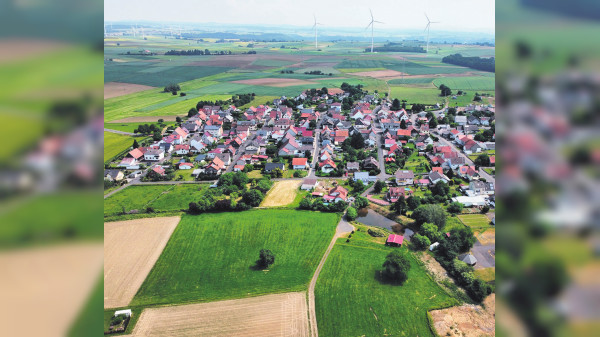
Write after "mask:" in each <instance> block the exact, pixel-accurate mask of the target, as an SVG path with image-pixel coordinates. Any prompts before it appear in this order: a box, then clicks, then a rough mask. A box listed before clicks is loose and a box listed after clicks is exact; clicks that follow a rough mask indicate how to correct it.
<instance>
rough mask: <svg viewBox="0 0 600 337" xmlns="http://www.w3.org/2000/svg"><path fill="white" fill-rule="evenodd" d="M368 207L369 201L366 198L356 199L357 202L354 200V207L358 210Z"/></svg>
mask: <svg viewBox="0 0 600 337" xmlns="http://www.w3.org/2000/svg"><path fill="white" fill-rule="evenodd" d="M367 206H369V200H368V199H367V198H365V197H356V200H354V207H356V208H357V209H359V208H364V207H367Z"/></svg>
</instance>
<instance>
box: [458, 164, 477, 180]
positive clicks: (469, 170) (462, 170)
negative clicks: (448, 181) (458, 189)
mask: <svg viewBox="0 0 600 337" xmlns="http://www.w3.org/2000/svg"><path fill="white" fill-rule="evenodd" d="M458 175H459V176H460V177H461V178H465V179H469V180H471V179H473V178H475V177H479V173H477V170H475V166H467V165H463V166H460V167H459V168H458Z"/></svg>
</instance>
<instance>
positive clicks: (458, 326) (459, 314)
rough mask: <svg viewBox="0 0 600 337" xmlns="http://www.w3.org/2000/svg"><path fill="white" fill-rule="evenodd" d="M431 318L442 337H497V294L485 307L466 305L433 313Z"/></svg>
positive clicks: (489, 298) (488, 300) (490, 298)
mask: <svg viewBox="0 0 600 337" xmlns="http://www.w3.org/2000/svg"><path fill="white" fill-rule="evenodd" d="M431 316H432V317H433V325H434V326H435V329H436V330H437V332H438V334H439V335H440V336H450V337H452V336H461V337H480V336H495V335H496V294H491V295H490V296H488V297H487V298H486V299H485V301H484V302H483V306H480V305H473V304H465V305H461V306H458V307H452V308H447V309H443V310H434V311H431Z"/></svg>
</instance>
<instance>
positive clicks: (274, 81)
mask: <svg viewBox="0 0 600 337" xmlns="http://www.w3.org/2000/svg"><path fill="white" fill-rule="evenodd" d="M231 83H240V84H248V85H265V86H269V87H291V86H294V85H313V84H317V83H316V82H311V81H305V80H298V79H293V78H271V77H267V78H253V79H250V80H240V81H233V82H231Z"/></svg>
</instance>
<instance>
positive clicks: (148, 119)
mask: <svg viewBox="0 0 600 337" xmlns="http://www.w3.org/2000/svg"><path fill="white" fill-rule="evenodd" d="M185 116H186V115H181V117H185ZM161 118H162V119H164V120H165V122H174V121H175V119H176V118H177V116H176V115H170V116H139V117H127V118H121V119H117V120H114V121H110V122H111V123H156V122H157V121H158V120H159V119H161Z"/></svg>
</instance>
